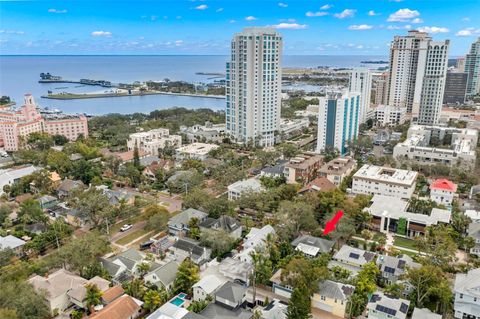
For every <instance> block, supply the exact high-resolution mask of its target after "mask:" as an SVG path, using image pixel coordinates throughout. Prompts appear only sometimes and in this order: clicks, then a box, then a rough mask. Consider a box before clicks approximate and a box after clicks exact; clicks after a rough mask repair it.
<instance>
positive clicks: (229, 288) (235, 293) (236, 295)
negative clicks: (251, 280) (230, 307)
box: [215, 281, 247, 304]
mask: <svg viewBox="0 0 480 319" xmlns="http://www.w3.org/2000/svg"><path fill="white" fill-rule="evenodd" d="M246 291H247V288H246V287H244V286H242V285H239V284H236V283H233V282H230V281H227V282H226V283H225V284H223V286H222V287H220V288H219V289H218V290H217V292H216V293H215V296H216V297H219V298H223V299H226V300H229V301H230V302H232V303H234V304H239V303H241V302H242V300H243V297H244V296H245V293H246Z"/></svg>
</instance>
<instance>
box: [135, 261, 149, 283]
mask: <svg viewBox="0 0 480 319" xmlns="http://www.w3.org/2000/svg"><path fill="white" fill-rule="evenodd" d="M137 270H138V273H139V274H140V278H142V279H143V277H144V276H145V275H146V274H147V272H148V271H149V270H150V264H148V263H145V262H142V263H141V264H140V265H138V267H137Z"/></svg>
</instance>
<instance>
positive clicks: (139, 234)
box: [116, 229, 150, 245]
mask: <svg viewBox="0 0 480 319" xmlns="http://www.w3.org/2000/svg"><path fill="white" fill-rule="evenodd" d="M149 232H150V231H148V230H146V229H138V230H136V231H134V232H132V233H130V234H128V235H127V236H125V237H123V238H120V239H119V240H117V241H116V243H117V244H119V245H126V244H128V243H130V242H132V241H134V240H135V239H137V238H139V237H142V236H145V235H146V234H147V233H149Z"/></svg>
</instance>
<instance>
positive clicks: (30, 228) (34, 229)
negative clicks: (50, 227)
mask: <svg viewBox="0 0 480 319" xmlns="http://www.w3.org/2000/svg"><path fill="white" fill-rule="evenodd" d="M24 228H25V230H26V231H27V232H29V233H32V234H35V235H38V234H41V233H43V232H45V231H46V230H47V226H46V225H45V224H44V223H41V222H38V223H33V224H26V225H25V226H24Z"/></svg>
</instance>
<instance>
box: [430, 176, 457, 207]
mask: <svg viewBox="0 0 480 319" xmlns="http://www.w3.org/2000/svg"><path fill="white" fill-rule="evenodd" d="M456 191H457V184H455V183H453V182H451V181H449V180H448V179H445V178H442V179H437V180H435V181H433V182H432V184H430V199H431V200H433V201H434V202H436V203H437V204H440V205H446V206H448V205H452V202H453V197H454V196H455V192H456Z"/></svg>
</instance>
